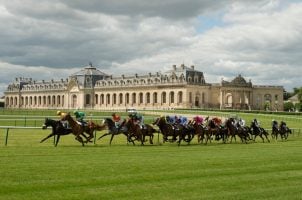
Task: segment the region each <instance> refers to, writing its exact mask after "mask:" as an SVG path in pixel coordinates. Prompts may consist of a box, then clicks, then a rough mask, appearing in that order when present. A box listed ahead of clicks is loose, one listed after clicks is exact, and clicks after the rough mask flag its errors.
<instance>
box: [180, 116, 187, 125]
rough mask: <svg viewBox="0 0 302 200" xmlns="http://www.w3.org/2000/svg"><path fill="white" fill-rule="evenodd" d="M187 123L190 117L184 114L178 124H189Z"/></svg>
mask: <svg viewBox="0 0 302 200" xmlns="http://www.w3.org/2000/svg"><path fill="white" fill-rule="evenodd" d="M187 123H188V118H186V117H183V116H180V117H179V119H178V124H181V125H183V126H185V125H187Z"/></svg>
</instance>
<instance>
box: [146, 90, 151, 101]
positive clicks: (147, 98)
mask: <svg viewBox="0 0 302 200" xmlns="http://www.w3.org/2000/svg"><path fill="white" fill-rule="evenodd" d="M146 102H147V103H151V100H150V93H149V92H147V94H146Z"/></svg>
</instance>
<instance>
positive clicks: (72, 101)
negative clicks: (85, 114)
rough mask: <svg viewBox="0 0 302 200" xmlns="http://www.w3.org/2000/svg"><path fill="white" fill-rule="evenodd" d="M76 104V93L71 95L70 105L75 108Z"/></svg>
mask: <svg viewBox="0 0 302 200" xmlns="http://www.w3.org/2000/svg"><path fill="white" fill-rule="evenodd" d="M77 106H78V102H77V95H75V94H74V95H72V99H71V107H73V108H76V107H77Z"/></svg>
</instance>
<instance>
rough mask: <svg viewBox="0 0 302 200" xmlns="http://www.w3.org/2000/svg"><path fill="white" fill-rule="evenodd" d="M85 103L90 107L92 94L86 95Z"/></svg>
mask: <svg viewBox="0 0 302 200" xmlns="http://www.w3.org/2000/svg"><path fill="white" fill-rule="evenodd" d="M85 101H86V105H90V94H86V96H85Z"/></svg>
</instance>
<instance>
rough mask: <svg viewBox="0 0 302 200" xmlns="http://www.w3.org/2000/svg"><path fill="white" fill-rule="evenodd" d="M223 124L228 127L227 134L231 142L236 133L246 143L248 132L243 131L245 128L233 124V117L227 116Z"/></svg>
mask: <svg viewBox="0 0 302 200" xmlns="http://www.w3.org/2000/svg"><path fill="white" fill-rule="evenodd" d="M225 126H226V127H227V129H228V135H229V136H231V143H232V140H233V138H234V139H235V142H236V135H237V136H238V137H239V138H240V140H241V142H242V143H247V140H248V138H249V137H248V133H247V132H245V129H244V128H242V127H237V126H236V125H235V119H234V118H229V119H227V120H226V121H225Z"/></svg>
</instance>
